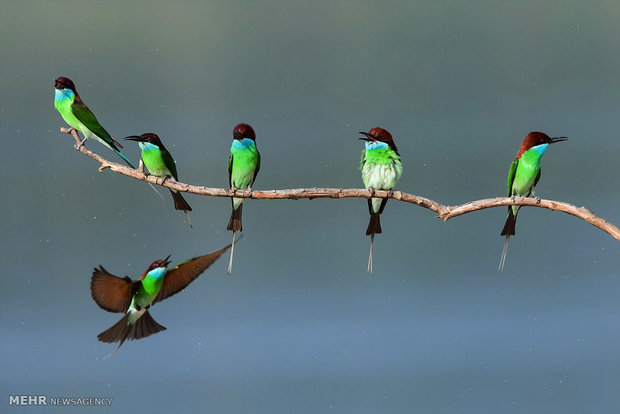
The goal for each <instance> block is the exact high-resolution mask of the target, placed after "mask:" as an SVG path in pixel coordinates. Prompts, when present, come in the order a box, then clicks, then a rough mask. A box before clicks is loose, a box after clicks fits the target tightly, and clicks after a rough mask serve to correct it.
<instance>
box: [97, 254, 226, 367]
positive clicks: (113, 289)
mask: <svg viewBox="0 0 620 414" xmlns="http://www.w3.org/2000/svg"><path fill="white" fill-rule="evenodd" d="M229 247H230V245H228V246H226V247H224V248H223V249H220V250H218V251H216V252H213V253H209V254H206V255H204V256H199V257H194V258H193V259H189V260H186V261H184V262H182V263H179V264H178V265H176V266H174V267H172V268H170V269H168V265H169V264H170V261H169V259H170V256H168V257H166V258H165V259H162V260H155V261H154V262H153V263H151V265H150V266H149V267H148V268H147V269H146V271H145V272H144V273H143V274H142V276H141V277H140V279H138V280H131V279H130V278H129V276H125V277H118V276H114V275H113V274H111V273H109V272H108V271H107V270H106V269H104V267H103V266H101V265H99V268H95V269H94V271H93V275H92V278H91V282H90V291H91V295H92V297H93V299H94V301H95V302H96V303H97V305H99V307H100V308H102V309H104V310H106V311H108V312H115V313H125V315H124V316H123V317H122V318H121V319H120V320H119V321H118V322H117V323H116V324H114V325H113V326H112V327H110V328H109V329H107V330H106V331H103V332H101V333H100V334H99V335H98V336H97V338H98V339H99V341H101V342H105V343H115V342H118V343H119V344H118V346H117V347H116V349H114V351H113V352H112V353H110V354H109V355H108V356H107V357H106V358H109V357H110V356H112V355H113V354H114V353H115V352H116V351H117V350H118V349H119V348H120V347H121V345H123V343H124V342H125V340H127V339H129V340H133V339H142V338H146V337H147V336H150V335H153V334H155V333H157V332H160V331H163V330H165V329H166V328H165V327H163V326H162V325H160V324H158V323H157V322H156V321H155V319H153V317H152V316H151V314H150V313H149V308H150V307H151V305H154V304H155V303H157V302H160V301H162V300H164V299H166V298H168V297H170V296H172V295H174V294H176V293H178V292H180V291H181V290H183V289H185V288H186V287H187V285H189V284H190V283H191V282H193V281H194V280H195V279H196V278H197V277H198V276H200V275H201V274H202V273H203V272H204V271H205V270H207V268H208V267H209V266H211V265H212V264H213V262H215V261H216V260H217V259H218V258H219V257H220V256H221V255H222V254H223V253H224V252H225V251H226V250H228V248H229Z"/></svg>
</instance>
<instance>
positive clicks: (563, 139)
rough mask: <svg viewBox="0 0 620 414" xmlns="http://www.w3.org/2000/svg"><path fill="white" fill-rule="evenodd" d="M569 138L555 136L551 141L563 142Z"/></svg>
mask: <svg viewBox="0 0 620 414" xmlns="http://www.w3.org/2000/svg"><path fill="white" fill-rule="evenodd" d="M567 140H568V138H567V137H553V138H551V143H552V144H554V143H556V142H562V141H567Z"/></svg>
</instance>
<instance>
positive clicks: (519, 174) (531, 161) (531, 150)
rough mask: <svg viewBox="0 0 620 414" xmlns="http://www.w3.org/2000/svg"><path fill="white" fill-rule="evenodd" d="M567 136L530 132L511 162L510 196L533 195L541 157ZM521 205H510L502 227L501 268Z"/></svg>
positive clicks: (538, 178) (538, 177)
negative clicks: (550, 135) (550, 146)
mask: <svg viewBox="0 0 620 414" xmlns="http://www.w3.org/2000/svg"><path fill="white" fill-rule="evenodd" d="M567 139H568V138H566V137H558V138H549V136H548V135H547V134H544V133H542V132H537V131H534V132H530V133H529V134H527V136H526V137H525V139H524V140H523V142H522V143H521V148H519V152H518V153H517V156H516V157H515V159H514V161H512V164H510V171H509V172H508V197H512V198H513V199H514V197H529V196H530V194H531V195H532V196H533V195H535V194H534V187H535V186H536V184H538V180H540V159H541V158H542V156H543V155H544V153H545V151H547V148H548V147H549V145H550V144H553V143H555V142H561V141H566V140H567ZM520 207H521V206H508V218H506V224H504V228H503V229H502V233H501V235H502V236H506V241H504V249H503V251H502V258H501V259H500V261H499V270H500V271H502V270H504V263H506V252H507V251H508V240H510V236H514V234H515V224H516V223H517V213H518V212H519V208H520Z"/></svg>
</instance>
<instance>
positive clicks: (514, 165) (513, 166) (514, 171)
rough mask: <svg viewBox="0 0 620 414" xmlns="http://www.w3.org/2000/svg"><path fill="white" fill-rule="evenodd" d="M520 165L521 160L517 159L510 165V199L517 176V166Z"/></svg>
mask: <svg viewBox="0 0 620 414" xmlns="http://www.w3.org/2000/svg"><path fill="white" fill-rule="evenodd" d="M518 165H519V159H518V158H515V159H514V161H513V162H512V164H510V172H508V197H510V196H512V183H513V182H514V180H515V175H516V174H517V166H518Z"/></svg>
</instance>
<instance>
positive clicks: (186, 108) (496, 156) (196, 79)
mask: <svg viewBox="0 0 620 414" xmlns="http://www.w3.org/2000/svg"><path fill="white" fill-rule="evenodd" d="M2 3H3V4H2V14H1V17H0V62H1V65H0V75H1V76H0V78H1V79H2V81H1V82H2V94H0V119H1V124H0V125H1V133H2V148H3V150H2V155H3V156H2V164H1V168H2V193H3V197H2V201H1V202H0V203H1V207H0V208H1V214H2V243H1V248H2V260H1V263H0V272H1V274H2V277H1V279H0V280H1V282H0V283H1V284H0V297H1V301H0V311H1V313H0V335H1V338H2V341H0V354H1V355H2V369H1V370H0V391H1V396H0V397H1V398H0V407H2V406H4V407H6V408H0V411H5V410H6V409H7V408H8V407H7V406H8V396H9V395H16V394H43V395H47V396H48V397H53V396H64V397H72V396H76V397H112V398H113V403H112V406H111V407H110V408H108V409H106V412H130V411H134V412H151V413H169V412H196V411H199V410H200V411H208V412H260V411H264V412H325V411H329V410H332V411H334V412H426V413H431V412H432V413H498V412H502V413H513V412H514V413H583V412H588V413H610V412H617V411H618V410H620V393H618V390H619V389H620V329H619V326H620V304H619V302H620V301H619V299H620V280H619V279H618V269H619V266H620V257H619V252H620V251H619V244H618V242H617V241H616V240H614V239H613V238H611V237H610V236H609V235H607V234H605V233H603V232H601V231H599V230H597V229H596V228H594V227H592V226H590V225H588V224H586V223H585V222H583V221H581V220H578V219H577V218H575V217H572V216H568V215H565V214H562V213H558V212H551V211H549V210H544V209H535V208H528V209H524V210H522V211H521V214H520V216H519V223H518V230H517V236H516V237H515V238H514V239H512V240H511V244H510V248H509V252H508V260H507V264H506V270H505V271H504V272H503V273H499V272H497V270H496V269H497V264H498V261H499V256H500V253H501V247H502V243H503V240H502V239H501V238H500V237H499V231H500V229H501V227H502V225H503V222H504V219H505V214H506V212H505V209H504V208H501V209H499V208H498V209H489V210H485V211H482V212H477V213H472V214H468V215H466V216H462V217H459V218H455V219H453V220H451V221H449V222H447V223H443V222H441V221H439V220H438V219H436V218H435V216H434V214H433V213H432V212H429V211H428V210H424V209H421V208H418V207H416V206H413V205H408V204H404V203H399V202H394V201H392V202H390V203H388V206H387V209H386V211H385V214H384V217H383V230H384V233H383V234H382V235H380V236H378V237H377V239H376V243H375V273H374V274H373V275H372V276H370V275H368V274H367V273H366V260H367V254H368V245H369V240H368V238H367V237H365V236H364V229H365V227H366V225H367V220H368V217H367V209H366V201H365V200H361V199H344V200H313V201H308V200H301V201H254V200H251V201H249V202H248V203H247V205H246V208H245V209H244V233H245V239H244V240H243V242H242V243H241V244H239V246H238V249H237V251H236V253H237V254H236V260H235V266H234V273H233V276H232V277H226V274H225V268H226V260H227V257H226V258H223V259H222V260H220V261H219V262H217V263H216V264H215V265H214V266H213V267H212V268H210V269H209V270H208V271H207V272H206V274H205V275H203V276H202V277H201V278H199V279H198V280H197V281H196V282H195V283H194V284H192V285H191V286H190V287H189V288H188V289H187V290H186V291H185V292H183V293H181V294H179V295H177V296H175V297H173V298H171V299H170V300H168V301H166V302H164V303H161V304H158V305H157V306H155V307H154V308H153V309H152V314H153V316H154V318H155V319H156V320H157V321H159V322H160V323H161V324H163V325H164V326H166V327H167V328H168V330H167V331H165V332H163V333H160V334H158V335H155V336H153V337H150V338H148V339H145V340H141V341H138V342H129V343H126V344H125V345H124V346H123V347H122V348H121V349H120V351H119V352H118V353H117V354H116V355H115V356H114V357H113V358H111V359H108V360H103V357H104V356H105V355H107V354H108V353H109V352H110V351H112V349H113V346H112V345H109V344H101V343H99V342H97V340H96V335H97V334H98V333H99V332H101V331H102V330H104V329H106V328H108V327H109V326H110V325H112V323H114V322H115V321H116V320H117V319H118V315H114V314H110V313H107V312H104V311H103V310H101V309H99V308H98V307H97V306H96V304H95V303H94V302H93V301H92V299H91V297H90V292H89V280H90V274H91V271H92V268H93V267H94V266H96V265H99V264H103V265H104V266H105V267H106V268H107V269H108V270H110V271H112V272H113V273H116V274H118V275H125V274H128V275H131V276H132V277H134V278H136V277H138V276H139V275H140V274H142V272H143V271H144V269H145V268H146V266H147V265H148V264H149V263H151V262H152V261H153V260H155V259H158V258H162V257H164V256H166V255H168V254H172V257H173V260H175V261H181V260H183V259H186V258H189V257H191V256H193V255H197V254H204V253H206V252H208V251H212V250H215V249H217V248H220V247H221V246H223V245H225V244H226V243H228V242H229V241H230V233H228V232H226V231H225V226H226V223H227V220H228V217H229V214H230V213H229V208H230V202H229V200H227V199H216V198H206V197H198V196H192V195H188V196H187V199H188V201H189V202H190V204H191V205H192V206H193V207H194V212H193V213H192V220H193V223H194V230H193V231H192V230H190V229H189V227H188V226H187V224H186V223H185V222H184V216H183V215H182V213H179V212H175V211H173V210H172V201H171V200H170V198H169V194H167V192H166V190H163V191H162V194H163V195H164V196H165V197H166V201H165V202H162V201H161V200H160V199H159V198H158V197H157V196H156V195H155V194H154V193H153V191H152V190H151V189H150V188H149V187H148V186H147V185H146V184H144V183H142V182H138V181H135V180H132V179H129V178H127V177H123V176H120V175H116V174H113V173H111V172H109V171H108V172H104V173H98V172H97V164H96V163H94V162H93V161H92V160H90V159H88V158H87V157H85V156H83V155H80V154H79V153H77V152H76V151H74V150H73V149H72V145H73V140H72V138H70V137H68V136H66V135H64V134H61V133H60V132H59V128H60V127H61V126H64V125H65V123H64V122H63V121H62V119H61V118H60V116H59V114H58V113H57V112H56V111H55V110H54V108H53V79H54V77H56V76H61V75H62V76H67V77H70V78H72V79H73V80H74V81H75V82H76V84H77V88H78V91H79V92H80V94H81V96H82V97H83V99H84V100H85V102H86V103H87V104H88V105H89V106H90V108H91V109H92V110H93V111H94V112H95V114H96V115H97V116H98V118H99V120H100V121H101V122H102V124H103V125H104V126H105V127H106V128H107V129H108V130H109V131H110V132H111V133H112V135H114V136H115V137H116V138H122V137H124V136H126V135H132V134H139V133H143V132H147V131H152V132H156V133H158V134H159V135H160V136H161V137H162V139H163V140H164V142H165V143H166V144H167V146H168V148H169V149H170V150H171V152H172V153H173V155H174V156H175V158H176V160H177V162H178V169H179V174H180V178H181V179H182V180H183V181H185V182H189V183H193V184H202V185H208V186H219V187H224V186H226V184H227V173H226V159H227V154H228V150H229V148H230V142H231V132H232V128H233V126H234V125H235V124H236V123H238V122H248V123H250V124H252V125H253V126H254V127H255V129H256V132H257V134H258V139H257V142H258V147H259V149H260V151H261V153H262V160H263V164H262V170H261V172H260V174H259V176H258V180H257V182H256V184H255V188H257V189H274V188H295V187H313V186H316V187H358V188H359V187H361V179H360V174H359V170H358V163H359V153H360V150H361V148H362V143H361V142H360V141H358V140H357V138H358V136H359V135H358V134H357V131H361V130H368V129H369V128H371V127H374V126H378V125H379V126H383V127H385V128H387V129H388V130H389V131H391V133H392V134H393V136H394V138H395V141H396V143H397V145H398V148H399V150H400V153H401V155H402V158H403V165H404V174H403V176H402V179H401V180H400V182H399V183H398V187H397V188H398V189H400V190H403V191H407V192H412V193H415V194H420V195H424V196H427V197H430V198H432V199H435V200H437V201H440V202H442V203H446V204H459V203H462V202H465V201H468V200H474V199H479V198H485V197H492V196H499V195H503V194H504V193H505V191H506V186H505V181H506V176H507V172H508V167H509V164H510V162H511V160H512V158H513V157H514V155H515V153H516V152H517V150H518V147H519V144H520V142H521V140H522V139H523V137H524V136H525V134H526V133H527V132H528V131H531V130H541V131H544V132H547V133H548V134H550V135H552V136H558V135H565V136H568V137H570V140H569V141H568V142H566V143H562V144H558V145H556V146H553V147H552V148H551V149H550V150H549V151H548V152H547V154H546V155H545V158H544V160H543V177H542V180H541V181H540V183H539V186H538V188H537V194H538V195H540V196H541V197H544V198H552V199H557V200H563V201H567V202H570V203H573V204H576V205H585V206H587V207H589V208H590V209H592V210H593V211H595V212H596V213H597V214H599V215H600V216H602V217H604V218H606V219H608V220H610V221H611V222H614V223H616V224H618V223H620V212H619V209H618V205H620V185H619V184H618V175H619V173H620V167H619V165H620V164H619V162H618V154H619V153H620V140H619V139H618V131H619V130H620V125H619V122H620V121H619V117H618V113H619V110H620V107H619V106H620V105H619V104H618V102H619V100H618V96H619V92H620V87H619V84H620V70H619V68H620V55H619V54H618V45H619V44H620V31H619V30H618V27H619V26H618V22H619V21H620V3H618V2H617V1H611V0H610V1H599V2H582V1H547V2H540V1H517V2H515V1H505V2H503V1H500V2H498V1H482V2H457V1H436V0H435V1H428V2H426V1H424V2H420V1H402V2H386V1H376V2H375V1H340V2H332V1H317V2H301V1H277V0H274V1H245V2H229V1H223V0H221V1H212V2H209V3H199V2H174V3H172V2H137V1H130V2H127V1H123V2H98V3H93V2H83V1H73V2H60V1H57V2H44V1H41V2H9V1H5V2H2ZM87 3H90V4H87ZM87 145H88V147H89V148H91V149H92V150H94V151H96V152H99V153H100V154H102V155H104V156H106V157H108V158H109V159H111V160H113V161H119V159H118V158H117V157H116V156H115V155H114V154H112V153H111V152H110V151H109V150H107V149H105V148H104V147H102V146H101V145H99V144H98V143H96V142H94V141H89V142H88V144H87ZM125 152H126V153H127V154H128V156H130V158H131V159H133V160H137V158H138V150H137V147H136V146H135V145H126V146H125ZM13 410H15V408H13ZM13 410H11V412H12V411H13ZM59 411H63V412H64V411H66V409H62V410H59ZM77 411H78V410H76V412H77Z"/></svg>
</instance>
